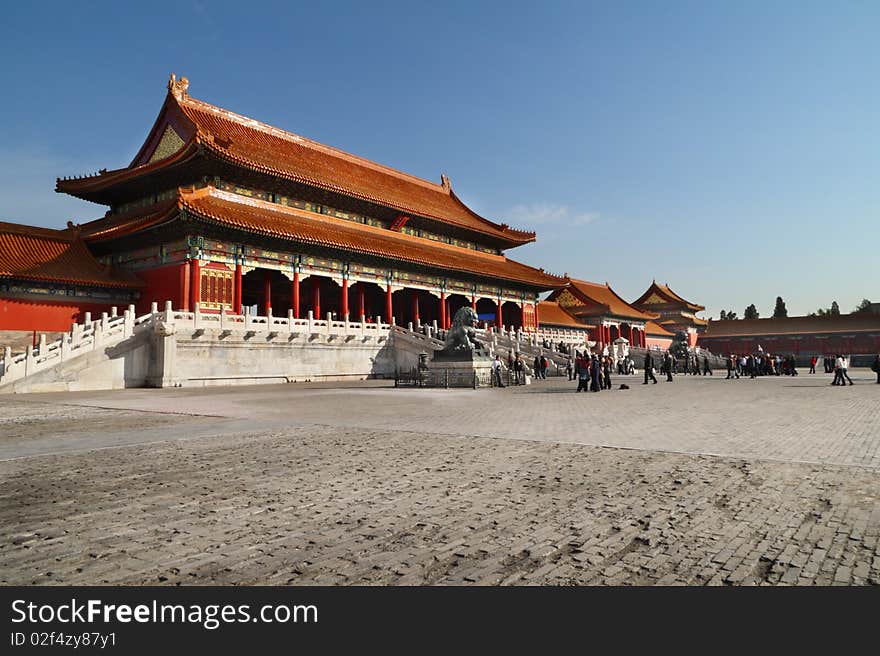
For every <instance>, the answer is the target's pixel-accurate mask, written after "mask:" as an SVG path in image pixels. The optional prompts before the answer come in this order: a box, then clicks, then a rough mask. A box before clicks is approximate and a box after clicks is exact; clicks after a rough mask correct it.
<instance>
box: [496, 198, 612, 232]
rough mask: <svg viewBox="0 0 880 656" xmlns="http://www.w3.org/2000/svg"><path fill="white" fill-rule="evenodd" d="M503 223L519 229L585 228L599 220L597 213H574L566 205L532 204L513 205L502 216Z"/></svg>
mask: <svg viewBox="0 0 880 656" xmlns="http://www.w3.org/2000/svg"><path fill="white" fill-rule="evenodd" d="M502 216H503V217H504V220H505V222H507V223H509V224H511V225H513V226H515V227H519V228H526V229H527V228H530V227H534V226H540V225H549V224H554V225H567V226H585V225H588V224H590V223H594V222H595V221H597V220H598V219H599V213H598V212H576V211H574V210H572V209H571V208H570V207H568V205H556V204H554V203H532V204H528V205H526V204H521V205H515V206H514V207H512V208H510V209H509V210H508V211H507V212H504V213H503V214H502Z"/></svg>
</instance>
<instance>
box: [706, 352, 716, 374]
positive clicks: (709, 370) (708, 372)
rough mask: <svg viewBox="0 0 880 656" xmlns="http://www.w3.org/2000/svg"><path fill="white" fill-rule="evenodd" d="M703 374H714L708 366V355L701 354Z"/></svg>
mask: <svg viewBox="0 0 880 656" xmlns="http://www.w3.org/2000/svg"><path fill="white" fill-rule="evenodd" d="M703 375H704V376H714V375H715V374H713V373H712V367H710V366H709V356H708V355H704V356H703Z"/></svg>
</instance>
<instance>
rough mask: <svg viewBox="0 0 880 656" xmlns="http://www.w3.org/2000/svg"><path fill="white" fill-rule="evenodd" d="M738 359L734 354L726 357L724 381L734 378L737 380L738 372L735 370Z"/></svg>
mask: <svg viewBox="0 0 880 656" xmlns="http://www.w3.org/2000/svg"><path fill="white" fill-rule="evenodd" d="M737 363H738V358H737V357H736V355H735V354H734V353H731V354H730V355H728V356H727V378H725V380H730V379H731V378H733V377H734V376H736V378H737V380H739V372H738V371H737V369H738V368H739V367H737Z"/></svg>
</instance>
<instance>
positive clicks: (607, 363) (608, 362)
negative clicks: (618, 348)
mask: <svg viewBox="0 0 880 656" xmlns="http://www.w3.org/2000/svg"><path fill="white" fill-rule="evenodd" d="M602 371H603V373H604V374H605V380H604V381H603V382H604V384H605V389H611V357H606V358H605V366H604V367H602Z"/></svg>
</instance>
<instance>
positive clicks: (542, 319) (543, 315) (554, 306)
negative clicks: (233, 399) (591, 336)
mask: <svg viewBox="0 0 880 656" xmlns="http://www.w3.org/2000/svg"><path fill="white" fill-rule="evenodd" d="M538 322H539V323H542V324H548V325H552V326H566V327H568V328H578V329H580V330H589V329H590V328H595V326H591V325H588V324H585V323H582V322H580V321H578V320H577V319H575V318H574V317H573V316H571V315H570V314H569V313H568V312H566V311H565V310H564V309H562V307H560V305H559V303H556V302H555V301H541V302H540V303H538Z"/></svg>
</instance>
